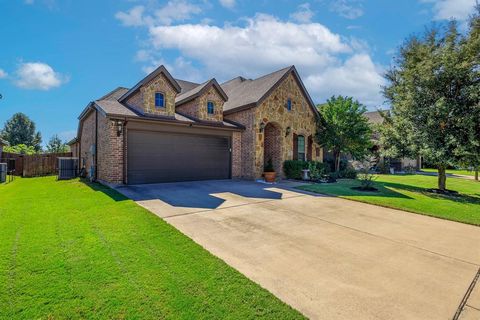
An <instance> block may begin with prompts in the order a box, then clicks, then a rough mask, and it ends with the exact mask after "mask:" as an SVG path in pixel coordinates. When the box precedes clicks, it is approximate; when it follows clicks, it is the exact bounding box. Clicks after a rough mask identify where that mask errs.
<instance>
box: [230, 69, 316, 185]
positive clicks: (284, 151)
mask: <svg viewBox="0 0 480 320" xmlns="http://www.w3.org/2000/svg"><path fill="white" fill-rule="evenodd" d="M288 99H291V101H292V110H291V111H289V110H287V108H286V104H287V100H288ZM225 118H226V119H230V120H232V121H235V122H238V123H240V124H242V125H244V126H245V127H246V130H245V132H243V133H242V143H241V154H242V177H244V178H248V179H252V178H253V179H256V178H260V177H261V176H262V174H263V167H264V164H265V161H266V160H268V159H265V157H264V152H265V133H266V132H265V130H263V131H262V132H260V124H261V123H264V124H265V125H266V126H265V128H267V126H268V124H269V123H272V124H273V125H274V126H275V128H279V129H280V133H279V132H278V131H277V130H273V132H276V133H275V136H271V137H270V138H269V139H275V143H277V144H278V143H279V144H280V147H279V148H280V151H279V153H280V155H281V156H280V158H273V159H272V161H273V162H274V167H275V169H276V171H277V174H278V175H279V176H280V177H282V176H283V170H282V169H281V167H282V164H283V162H284V161H285V160H292V159H293V158H294V156H293V150H294V143H293V139H294V138H293V137H294V134H295V135H302V136H304V137H305V154H307V151H308V150H307V146H308V140H309V139H308V137H310V136H311V137H313V136H314V135H315V132H316V116H315V114H314V112H313V110H312V109H311V107H310V106H309V104H308V100H307V98H306V97H305V96H304V94H303V91H302V89H301V87H300V86H299V84H298V82H297V80H296V79H295V76H294V75H293V74H292V73H290V74H289V75H288V77H287V78H286V79H285V80H284V81H283V82H282V83H280V84H279V85H278V86H277V87H276V89H275V90H274V91H273V92H272V93H271V94H270V95H269V96H268V97H267V98H266V99H265V100H264V101H263V102H262V103H261V104H260V106H258V107H255V108H251V109H248V110H244V111H240V112H236V113H233V114H230V115H227V116H225ZM288 127H290V133H289V134H287V132H286V130H287V128H288ZM267 133H268V132H267ZM267 142H268V141H267ZM267 152H268V151H267ZM272 152H275V151H272ZM277 153H278V151H277ZM311 157H312V160H315V161H322V160H323V154H322V151H321V149H320V146H318V145H317V144H316V143H315V142H313V143H312V152H311Z"/></svg>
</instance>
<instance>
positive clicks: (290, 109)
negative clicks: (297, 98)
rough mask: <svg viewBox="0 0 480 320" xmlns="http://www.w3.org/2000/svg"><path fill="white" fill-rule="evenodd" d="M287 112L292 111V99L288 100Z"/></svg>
mask: <svg viewBox="0 0 480 320" xmlns="http://www.w3.org/2000/svg"><path fill="white" fill-rule="evenodd" d="M287 110H288V111H292V99H288V100H287Z"/></svg>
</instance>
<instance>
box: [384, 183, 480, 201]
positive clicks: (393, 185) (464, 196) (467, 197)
mask: <svg viewBox="0 0 480 320" xmlns="http://www.w3.org/2000/svg"><path fill="white" fill-rule="evenodd" d="M375 185H376V187H379V190H380V191H381V192H382V193H395V194H398V192H395V191H393V190H391V189H389V188H393V189H397V190H405V191H410V192H415V193H418V194H421V195H424V196H427V197H429V198H432V199H438V200H450V201H454V202H459V203H471V204H480V197H477V195H478V194H476V195H475V196H472V195H467V194H462V193H459V194H458V195H455V196H449V195H442V194H436V193H432V192H428V191H427V189H426V188H420V187H416V186H412V185H408V184H401V183H393V182H375ZM377 195H378V196H383V194H382V195H379V194H377ZM385 196H387V195H385ZM405 197H406V198H410V199H412V198H411V197H407V196H405V195H403V197H402V198H405Z"/></svg>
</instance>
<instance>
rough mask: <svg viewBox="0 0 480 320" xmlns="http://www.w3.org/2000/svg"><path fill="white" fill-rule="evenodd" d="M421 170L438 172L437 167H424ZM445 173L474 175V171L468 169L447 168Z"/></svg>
mask: <svg viewBox="0 0 480 320" xmlns="http://www.w3.org/2000/svg"><path fill="white" fill-rule="evenodd" d="M422 171H424V172H434V173H438V170H437V169H430V168H424V169H422ZM447 173H449V174H458V175H462V176H472V177H473V176H475V171H469V170H459V169H447Z"/></svg>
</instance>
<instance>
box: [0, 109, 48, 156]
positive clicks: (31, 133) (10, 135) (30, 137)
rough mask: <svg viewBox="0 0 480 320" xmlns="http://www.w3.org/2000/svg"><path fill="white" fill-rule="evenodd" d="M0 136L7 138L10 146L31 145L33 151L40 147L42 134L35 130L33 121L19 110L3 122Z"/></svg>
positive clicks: (38, 149)
mask: <svg viewBox="0 0 480 320" xmlns="http://www.w3.org/2000/svg"><path fill="white" fill-rule="evenodd" d="M0 136H1V137H2V138H3V139H5V140H7V141H8V142H9V143H10V145H11V146H16V145H20V144H24V145H27V146H32V147H33V148H34V149H35V151H40V150H41V149H42V147H41V143H42V135H41V134H40V132H38V131H36V130H35V123H34V122H33V121H32V120H30V118H28V117H27V116H26V115H25V114H23V113H21V112H19V113H15V114H14V115H13V116H12V117H11V118H10V120H8V121H7V122H6V123H5V126H4V128H3V130H2V131H1V132H0Z"/></svg>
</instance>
